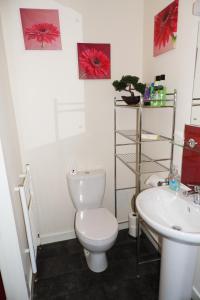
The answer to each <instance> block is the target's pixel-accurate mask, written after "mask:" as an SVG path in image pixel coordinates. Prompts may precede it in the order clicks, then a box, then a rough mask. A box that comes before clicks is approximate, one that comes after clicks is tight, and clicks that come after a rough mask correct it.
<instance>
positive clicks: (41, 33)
mask: <svg viewBox="0 0 200 300" xmlns="http://www.w3.org/2000/svg"><path fill="white" fill-rule="evenodd" d="M25 35H26V36H27V38H28V40H35V41H37V42H38V43H40V44H41V48H43V47H44V43H47V44H51V43H53V42H54V41H56V39H57V38H58V37H59V36H60V31H59V30H58V28H57V27H56V26H55V25H53V24H50V23H39V24H34V25H32V26H31V27H29V28H25Z"/></svg>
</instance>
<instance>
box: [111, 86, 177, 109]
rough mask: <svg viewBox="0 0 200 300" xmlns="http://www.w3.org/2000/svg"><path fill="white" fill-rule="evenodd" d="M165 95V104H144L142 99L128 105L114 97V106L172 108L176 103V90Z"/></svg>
mask: <svg viewBox="0 0 200 300" xmlns="http://www.w3.org/2000/svg"><path fill="white" fill-rule="evenodd" d="M166 97H167V99H166V100H165V105H159V106H153V105H144V103H143V99H142V101H141V102H140V103H139V104H131V105H128V104H126V103H125V102H124V100H122V99H116V98H115V107H124V108H135V109H139V108H145V109H146V108H147V109H152V108H153V109H155V108H166V107H169V108H171V107H172V108H174V107H175V105H176V90H175V91H174V93H167V94H166ZM150 101H151V102H158V100H150Z"/></svg>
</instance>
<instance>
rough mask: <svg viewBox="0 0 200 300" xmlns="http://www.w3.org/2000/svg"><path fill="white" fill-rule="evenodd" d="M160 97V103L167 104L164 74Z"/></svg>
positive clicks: (161, 76)
mask: <svg viewBox="0 0 200 300" xmlns="http://www.w3.org/2000/svg"><path fill="white" fill-rule="evenodd" d="M159 98H160V105H161V106H164V105H165V104H166V86H165V75H164V74H162V75H160V86H159Z"/></svg>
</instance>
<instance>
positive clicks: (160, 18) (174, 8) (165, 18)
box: [154, 0, 179, 52]
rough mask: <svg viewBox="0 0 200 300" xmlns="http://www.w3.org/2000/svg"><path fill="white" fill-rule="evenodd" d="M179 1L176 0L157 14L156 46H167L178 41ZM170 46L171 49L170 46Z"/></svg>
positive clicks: (159, 47) (155, 25)
mask: <svg viewBox="0 0 200 300" xmlns="http://www.w3.org/2000/svg"><path fill="white" fill-rule="evenodd" d="M178 2H179V1H178V0H174V1H173V2H172V3H171V4H170V5H168V6H167V7H166V8H165V9H163V10H162V11H161V12H160V13H159V14H157V15H156V16H155V24H154V47H157V48H158V49H161V48H165V47H166V46H167V45H168V44H169V42H172V43H173V42H175V41H176V33H177V21H178ZM168 46H169V45H168ZM168 48H169V49H170V47H168ZM171 48H172V47H171ZM169 49H168V50H169ZM163 52H165V51H163Z"/></svg>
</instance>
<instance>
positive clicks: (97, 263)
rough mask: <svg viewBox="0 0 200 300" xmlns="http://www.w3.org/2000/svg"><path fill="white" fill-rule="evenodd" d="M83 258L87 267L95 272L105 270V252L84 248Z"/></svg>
mask: <svg viewBox="0 0 200 300" xmlns="http://www.w3.org/2000/svg"><path fill="white" fill-rule="evenodd" d="M84 254H85V258H86V261H87V265H88V268H89V269H90V270H91V271H93V272H96V273H100V272H103V271H105V270H106V268H107V266H108V261H107V257H106V253H105V252H97V253H94V252H90V251H88V250H86V249H84Z"/></svg>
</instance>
